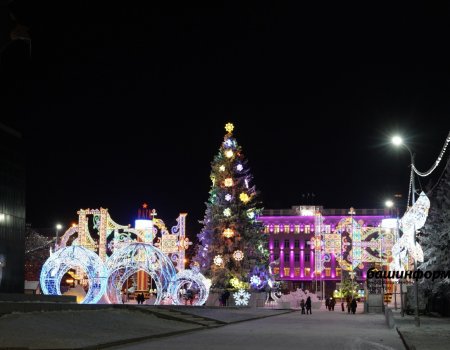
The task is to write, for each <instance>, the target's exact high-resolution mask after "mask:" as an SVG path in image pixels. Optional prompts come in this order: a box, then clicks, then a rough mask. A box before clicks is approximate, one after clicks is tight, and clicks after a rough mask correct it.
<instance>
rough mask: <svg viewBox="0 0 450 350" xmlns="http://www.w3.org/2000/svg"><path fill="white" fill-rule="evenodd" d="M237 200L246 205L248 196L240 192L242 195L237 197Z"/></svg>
mask: <svg viewBox="0 0 450 350" xmlns="http://www.w3.org/2000/svg"><path fill="white" fill-rule="evenodd" d="M239 199H240V200H241V201H242V202H243V203H248V201H249V200H250V197H249V195H248V194H247V193H245V192H242V193H241V194H240V195H239Z"/></svg>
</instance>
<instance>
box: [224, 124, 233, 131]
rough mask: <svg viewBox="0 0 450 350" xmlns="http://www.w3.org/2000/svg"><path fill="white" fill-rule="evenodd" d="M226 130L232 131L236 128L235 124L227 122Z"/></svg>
mask: <svg viewBox="0 0 450 350" xmlns="http://www.w3.org/2000/svg"><path fill="white" fill-rule="evenodd" d="M225 130H226V131H227V132H229V133H231V132H232V131H233V130H234V125H233V124H232V123H227V124H226V125H225Z"/></svg>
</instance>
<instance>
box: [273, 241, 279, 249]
mask: <svg viewBox="0 0 450 350" xmlns="http://www.w3.org/2000/svg"><path fill="white" fill-rule="evenodd" d="M273 247H274V248H280V241H279V240H278V239H275V240H274V241H273Z"/></svg>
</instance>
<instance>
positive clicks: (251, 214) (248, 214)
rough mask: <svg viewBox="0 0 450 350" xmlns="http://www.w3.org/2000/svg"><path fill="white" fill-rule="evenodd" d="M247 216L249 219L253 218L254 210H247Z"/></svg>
mask: <svg viewBox="0 0 450 350" xmlns="http://www.w3.org/2000/svg"><path fill="white" fill-rule="evenodd" d="M247 216H248V218H249V219H254V218H255V212H253V211H249V212H248V213H247Z"/></svg>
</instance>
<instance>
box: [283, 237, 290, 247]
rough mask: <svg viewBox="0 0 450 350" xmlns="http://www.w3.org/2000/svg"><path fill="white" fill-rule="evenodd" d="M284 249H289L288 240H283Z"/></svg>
mask: <svg viewBox="0 0 450 350" xmlns="http://www.w3.org/2000/svg"><path fill="white" fill-rule="evenodd" d="M284 247H285V248H289V240H288V239H285V240H284Z"/></svg>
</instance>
